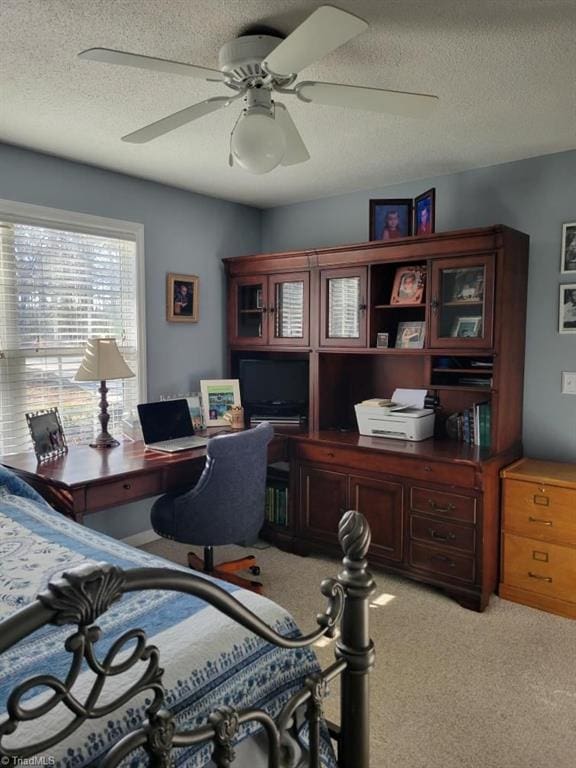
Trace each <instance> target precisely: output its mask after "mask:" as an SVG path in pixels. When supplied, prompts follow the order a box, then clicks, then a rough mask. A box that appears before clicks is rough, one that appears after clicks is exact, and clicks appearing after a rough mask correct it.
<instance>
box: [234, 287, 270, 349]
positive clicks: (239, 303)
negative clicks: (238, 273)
mask: <svg viewBox="0 0 576 768" xmlns="http://www.w3.org/2000/svg"><path fill="white" fill-rule="evenodd" d="M267 313H268V278H267V276H265V275H264V276H254V277H252V276H249V277H233V278H232V280H231V281H230V285H229V302H228V338H229V343H230V344H234V345H238V344H246V345H248V346H251V347H252V346H254V345H260V344H268V323H267V318H268V314H267Z"/></svg>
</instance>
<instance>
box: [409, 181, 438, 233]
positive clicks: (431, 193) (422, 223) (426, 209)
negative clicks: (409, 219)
mask: <svg viewBox="0 0 576 768" xmlns="http://www.w3.org/2000/svg"><path fill="white" fill-rule="evenodd" d="M435 218H436V188H435V187H432V189H429V190H428V191H427V192H423V193H422V194H421V195H418V197H416V198H415V199H414V234H415V235H430V234H432V232H434V231H435Z"/></svg>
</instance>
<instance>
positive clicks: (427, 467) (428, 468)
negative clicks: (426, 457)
mask: <svg viewBox="0 0 576 768" xmlns="http://www.w3.org/2000/svg"><path fill="white" fill-rule="evenodd" d="M424 472H432V467H429V466H428V464H425V465H424Z"/></svg>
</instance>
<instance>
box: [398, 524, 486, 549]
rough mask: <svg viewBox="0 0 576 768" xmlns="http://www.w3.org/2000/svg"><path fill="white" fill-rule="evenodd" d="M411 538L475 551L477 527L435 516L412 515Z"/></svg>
mask: <svg viewBox="0 0 576 768" xmlns="http://www.w3.org/2000/svg"><path fill="white" fill-rule="evenodd" d="M410 538H411V539H415V540H417V541H422V542H424V543H426V544H436V545H437V546H438V545H439V546H442V547H450V548H451V549H452V548H453V549H459V550H462V551H463V552H471V553H473V552H474V551H475V545H476V529H475V528H473V527H472V526H469V525H459V524H458V523H448V522H444V521H441V520H437V519H436V518H433V517H420V515H411V517H410Z"/></svg>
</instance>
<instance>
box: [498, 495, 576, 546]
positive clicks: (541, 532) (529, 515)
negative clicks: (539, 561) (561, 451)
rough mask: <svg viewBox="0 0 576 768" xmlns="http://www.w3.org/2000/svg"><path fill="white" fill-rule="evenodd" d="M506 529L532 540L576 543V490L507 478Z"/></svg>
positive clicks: (505, 498) (505, 496)
mask: <svg viewBox="0 0 576 768" xmlns="http://www.w3.org/2000/svg"><path fill="white" fill-rule="evenodd" d="M504 530H505V531H508V532H510V533H516V534H518V535H520V536H528V537H530V538H532V539H542V540H546V541H557V542H558V543H561V544H576V491H574V490H572V489H570V488H560V487H558V486H553V485H545V484H540V483H527V482H524V481H522V480H504Z"/></svg>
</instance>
